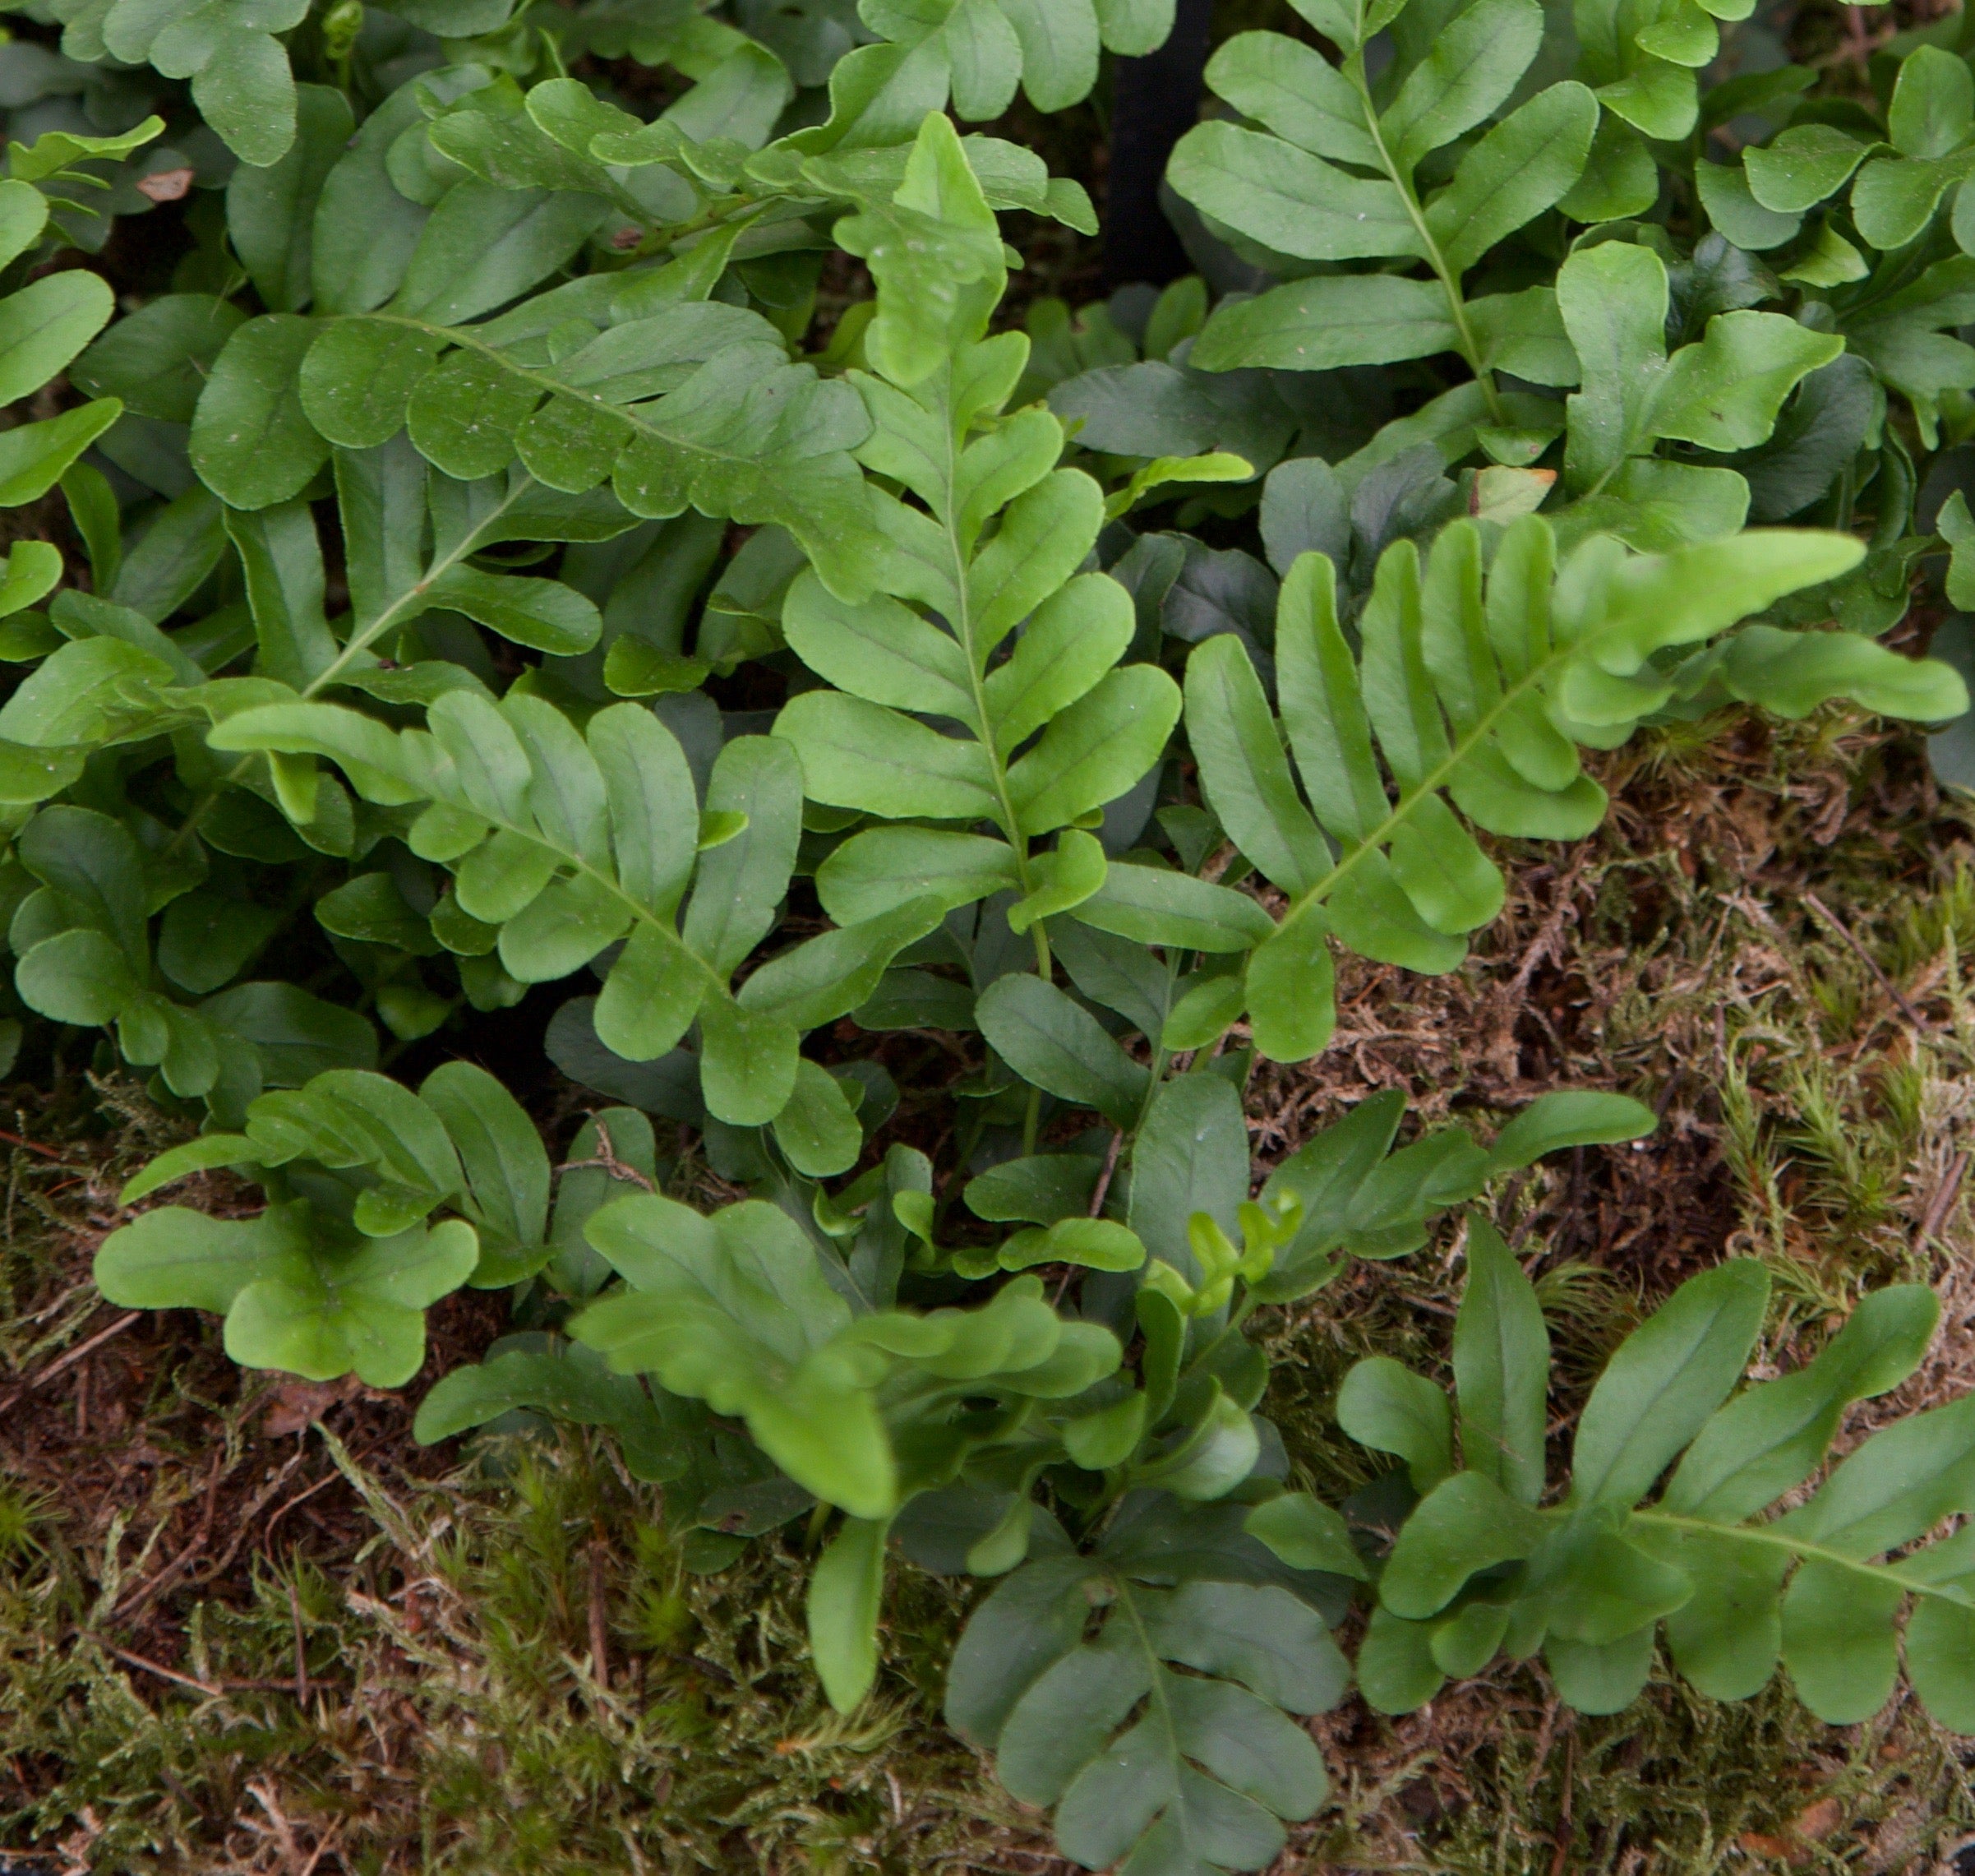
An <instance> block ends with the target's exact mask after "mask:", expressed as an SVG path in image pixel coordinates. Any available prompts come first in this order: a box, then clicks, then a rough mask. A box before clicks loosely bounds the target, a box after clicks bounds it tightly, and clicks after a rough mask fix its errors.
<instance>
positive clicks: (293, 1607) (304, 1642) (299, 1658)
mask: <svg viewBox="0 0 1975 1876" xmlns="http://www.w3.org/2000/svg"><path fill="white" fill-rule="evenodd" d="M288 1614H289V1615H290V1616H291V1617H292V1618H293V1621H294V1624H295V1698H296V1700H297V1702H298V1703H299V1704H300V1705H302V1706H304V1707H306V1706H307V1705H308V1638H307V1636H306V1635H305V1634H304V1633H303V1632H302V1592H301V1591H299V1590H298V1589H297V1588H296V1587H295V1579H294V1578H293V1577H292V1576H291V1577H290V1578H288Z"/></svg>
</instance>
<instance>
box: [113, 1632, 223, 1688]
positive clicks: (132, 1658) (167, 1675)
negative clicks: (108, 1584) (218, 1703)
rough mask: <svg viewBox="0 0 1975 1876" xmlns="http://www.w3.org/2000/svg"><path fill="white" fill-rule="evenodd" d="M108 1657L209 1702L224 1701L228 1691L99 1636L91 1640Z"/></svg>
mask: <svg viewBox="0 0 1975 1876" xmlns="http://www.w3.org/2000/svg"><path fill="white" fill-rule="evenodd" d="M91 1639H92V1640H93V1641H94V1642H95V1644H96V1646H97V1647H99V1648H100V1649H102V1651H103V1652H104V1653H105V1654H106V1655H114V1656H115V1657H117V1659H118V1661H128V1662H129V1663H130V1665H131V1666H132V1667H141V1668H142V1669H143V1670H144V1671H145V1673H146V1674H155V1675H157V1677H158V1678H159V1680H171V1681H176V1682H177V1683H178V1685H179V1686H181V1687H189V1688H191V1689H192V1691H193V1692H194V1693H203V1694H205V1697H206V1698H208V1699H209V1700H224V1698H226V1689H224V1687H215V1686H214V1685H213V1684H212V1683H211V1682H210V1681H206V1680H193V1678H192V1676H191V1675H189V1674H181V1673H179V1671H178V1670H177V1669H176V1668H172V1667H162V1666H159V1664H158V1663H157V1662H156V1661H147V1660H146V1659H145V1657H143V1656H142V1655H134V1654H132V1652H131V1651H130V1650H129V1649H128V1648H120V1647H118V1646H117V1644H116V1643H114V1642H106V1641H104V1639H103V1638H102V1637H101V1636H99V1635H98V1636H92V1637H91Z"/></svg>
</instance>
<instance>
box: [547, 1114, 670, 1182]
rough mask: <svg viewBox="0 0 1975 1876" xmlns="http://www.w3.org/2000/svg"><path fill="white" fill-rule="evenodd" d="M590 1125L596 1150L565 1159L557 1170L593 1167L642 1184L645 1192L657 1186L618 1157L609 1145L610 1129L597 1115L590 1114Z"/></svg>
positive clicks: (614, 1177) (566, 1170)
mask: <svg viewBox="0 0 1975 1876" xmlns="http://www.w3.org/2000/svg"><path fill="white" fill-rule="evenodd" d="M590 1125H592V1126H593V1127H594V1128H595V1129H596V1130H597V1151H596V1152H595V1153H594V1154H593V1155H592V1156H591V1157H589V1158H588V1159H565V1161H564V1162H562V1164H561V1165H560V1166H559V1167H556V1171H558V1172H581V1171H585V1170H587V1169H589V1168H592V1167H593V1168H595V1169H597V1170H598V1171H602V1172H603V1173H605V1174H606V1175H607V1176H609V1177H610V1178H612V1179H623V1180H628V1181H630V1183H631V1184H632V1185H642V1186H643V1187H644V1190H646V1191H647V1192H655V1191H657V1190H658V1188H657V1187H656V1186H655V1185H653V1184H652V1182H651V1181H650V1180H648V1179H647V1178H646V1177H645V1176H644V1174H643V1173H642V1172H640V1171H639V1170H638V1168H637V1167H634V1166H626V1165H625V1163H624V1162H623V1161H622V1160H621V1159H620V1158H618V1157H617V1154H616V1149H615V1148H613V1147H612V1146H611V1130H610V1129H609V1128H608V1127H607V1126H605V1125H604V1124H603V1121H602V1119H601V1118H600V1117H599V1116H597V1115H594V1114H593V1115H592V1116H590Z"/></svg>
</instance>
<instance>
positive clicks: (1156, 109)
mask: <svg viewBox="0 0 1975 1876" xmlns="http://www.w3.org/2000/svg"><path fill="white" fill-rule="evenodd" d="M1212 11H1213V0H1179V10H1178V13H1177V16H1176V17H1175V18H1174V22H1173V32H1172V36H1171V38H1170V39H1167V41H1166V42H1165V44H1164V45H1162V46H1161V47H1160V49H1158V51H1156V52H1152V53H1147V54H1146V56H1145V57H1144V58H1121V59H1119V61H1118V65H1117V73H1116V80H1115V83H1116V90H1115V93H1114V104H1113V106H1112V111H1111V162H1110V181H1109V184H1108V199H1107V201H1106V204H1105V216H1104V277H1105V284H1106V285H1108V286H1112V287H1122V286H1128V285H1130V284H1133V282H1134V281H1139V280H1144V281H1149V282H1150V283H1151V284H1152V285H1154V286H1164V285H1165V284H1166V282H1167V281H1169V280H1178V279H1179V277H1180V276H1181V275H1183V274H1188V273H1190V272H1192V271H1193V263H1192V262H1191V261H1188V258H1187V254H1186V250H1185V248H1184V247H1181V246H1180V244H1179V236H1178V235H1177V234H1175V233H1174V232H1173V229H1172V224H1170V222H1168V221H1167V219H1165V215H1164V213H1163V212H1162V211H1161V209H1160V206H1159V179H1160V178H1161V177H1162V176H1163V175H1165V164H1166V159H1167V158H1168V157H1169V156H1170V155H1172V154H1173V146H1174V144H1176V143H1177V142H1179V139H1180V138H1181V137H1182V136H1184V135H1185V133H1186V132H1187V131H1188V129H1189V128H1190V127H1192V125H1193V122H1194V119H1195V118H1196V117H1197V115H1198V113H1199V109H1200V82H1201V74H1202V72H1204V71H1205V70H1206V67H1207V21H1208V17H1209V16H1210V15H1211V12H1212Z"/></svg>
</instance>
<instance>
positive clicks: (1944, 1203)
mask: <svg viewBox="0 0 1975 1876" xmlns="http://www.w3.org/2000/svg"><path fill="white" fill-rule="evenodd" d="M1967 1171H1968V1155H1967V1154H1966V1153H1957V1154H1956V1155H1955V1156H1954V1164H1953V1165H1952V1166H1950V1167H1949V1168H1948V1176H1947V1177H1946V1178H1945V1179H1944V1180H1942V1181H1941V1182H1940V1190H1939V1191H1938V1192H1936V1194H1934V1196H1933V1197H1932V1198H1931V1199H1929V1200H1928V1201H1927V1216H1926V1217H1925V1218H1922V1220H1921V1221H1920V1241H1921V1242H1922V1244H1925V1243H1926V1242H1927V1240H1928V1239H1929V1238H1931V1237H1938V1236H1940V1227H1942V1225H1944V1224H1945V1223H1946V1222H1947V1217H1948V1213H1950V1212H1951V1211H1953V1210H1954V1200H1955V1199H1956V1198H1957V1196H1959V1194H1960V1191H1961V1181H1962V1177H1963V1175H1964V1174H1965V1173H1966V1172H1967Z"/></svg>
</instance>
